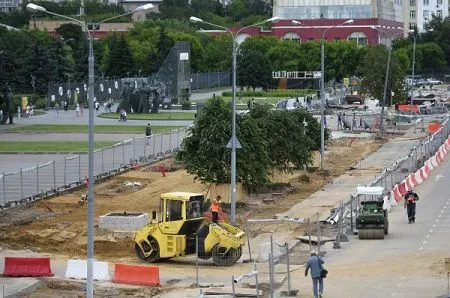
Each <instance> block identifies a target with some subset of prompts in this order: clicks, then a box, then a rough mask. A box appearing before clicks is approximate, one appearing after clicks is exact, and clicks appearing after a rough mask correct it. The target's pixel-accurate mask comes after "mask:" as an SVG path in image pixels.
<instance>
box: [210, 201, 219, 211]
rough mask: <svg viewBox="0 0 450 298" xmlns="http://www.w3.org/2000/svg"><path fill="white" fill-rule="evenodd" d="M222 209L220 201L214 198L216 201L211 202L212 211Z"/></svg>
mask: <svg viewBox="0 0 450 298" xmlns="http://www.w3.org/2000/svg"><path fill="white" fill-rule="evenodd" d="M219 209H220V202H219V201H217V200H216V199H214V201H213V202H212V204H211V212H219Z"/></svg>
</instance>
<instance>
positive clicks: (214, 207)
mask: <svg viewBox="0 0 450 298" xmlns="http://www.w3.org/2000/svg"><path fill="white" fill-rule="evenodd" d="M221 199H222V198H221V197H220V196H217V198H215V199H214V200H213V201H212V203H211V213H212V221H213V223H217V222H218V221H219V211H220V203H221V202H220V200H221Z"/></svg>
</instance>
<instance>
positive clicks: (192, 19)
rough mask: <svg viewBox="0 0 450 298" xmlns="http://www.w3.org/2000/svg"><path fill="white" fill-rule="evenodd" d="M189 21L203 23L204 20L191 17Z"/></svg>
mask: <svg viewBox="0 0 450 298" xmlns="http://www.w3.org/2000/svg"><path fill="white" fill-rule="evenodd" d="M189 21H190V22H191V23H194V24H195V23H203V20H202V19H200V18H197V17H190V18H189Z"/></svg>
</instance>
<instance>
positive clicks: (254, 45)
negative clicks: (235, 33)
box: [0, 0, 450, 98]
mask: <svg viewBox="0 0 450 298" xmlns="http://www.w3.org/2000/svg"><path fill="white" fill-rule="evenodd" d="M35 3H37V4H39V5H42V6H44V7H46V8H48V9H49V10H51V11H55V12H57V13H61V14H66V15H76V14H77V13H78V8H79V4H80V0H76V1H63V2H60V3H54V2H46V1H37V2H35ZM84 3H85V4H84V5H85V13H86V15H85V16H84V17H83V18H84V19H85V20H87V21H88V22H89V21H98V20H99V18H100V17H103V16H110V15H112V14H116V15H117V14H120V13H123V12H124V11H123V9H122V8H121V7H120V6H117V5H109V4H103V3H99V2H97V1H96V0H89V1H84ZM26 4H27V3H26V2H25V3H24V4H23V5H22V8H21V9H20V10H17V11H13V12H10V13H0V22H1V23H5V24H8V25H12V26H16V27H19V28H21V29H22V30H19V31H7V30H4V29H0V52H2V53H1V54H0V70H1V71H0V85H2V86H3V85H4V84H3V83H4V82H6V81H9V82H10V83H11V85H12V87H13V90H14V92H31V91H32V86H31V83H30V81H31V80H30V78H31V77H30V76H31V75H32V76H35V77H36V80H37V82H36V92H38V93H40V94H44V93H45V91H46V86H47V85H48V83H49V82H50V81H66V80H68V79H69V78H70V79H71V80H76V81H79V80H86V79H87V78H86V76H87V55H88V42H87V40H86V34H85V33H84V32H83V31H82V30H81V27H79V26H77V25H73V24H69V25H62V26H61V27H60V28H58V30H57V32H58V34H59V35H60V37H62V39H57V38H55V37H53V36H50V35H49V34H48V33H46V32H37V31H35V30H30V29H28V27H27V26H26V25H27V24H28V22H29V20H30V19H31V15H30V14H29V13H28V12H26V10H25V9H24V8H23V7H24V6H25V5H26ZM160 10H161V12H160V13H157V14H156V13H150V14H149V16H150V17H151V19H149V20H147V21H145V22H139V23H135V24H134V28H133V29H131V30H130V31H128V32H126V33H122V34H108V35H107V36H106V37H105V38H102V39H99V40H95V42H94V53H95V64H96V65H95V70H96V76H97V77H101V76H105V77H118V76H122V77H125V76H128V75H132V76H136V75H143V76H146V75H150V74H152V73H155V72H156V71H157V70H158V69H159V67H160V66H161V64H162V63H163V61H164V59H165V57H166V56H167V54H168V53H169V51H170V49H171V47H172V46H173V44H174V43H175V42H176V41H178V40H187V41H190V43H191V71H192V72H193V73H195V72H207V71H217V70H227V69H231V63H232V61H231V49H232V39H231V37H230V35H229V34H228V33H225V34H222V35H219V36H211V35H209V34H205V33H202V32H201V30H199V29H211V28H209V27H208V26H207V25H200V24H196V25H194V24H191V23H189V22H188V18H189V17H190V16H191V15H195V16H198V17H201V18H204V19H205V20H207V21H210V22H213V23H216V24H220V25H223V26H231V25H238V26H239V25H241V26H242V25H248V24H251V23H254V22H257V21H258V20H262V19H265V18H267V17H269V16H270V15H271V7H270V6H269V5H268V4H267V2H266V1H262V0H234V1H230V2H228V4H223V3H222V2H221V1H212V2H211V1H205V0H192V1H185V0H164V1H163V2H162V3H161V6H160ZM33 17H34V18H43V17H44V18H49V16H48V15H34V16H33ZM75 17H76V16H75ZM429 26H430V28H432V29H433V31H432V32H427V33H423V34H417V49H416V67H415V68H416V72H420V71H421V70H422V69H427V68H445V67H448V65H449V64H448V63H450V59H449V57H450V37H449V36H450V20H449V18H447V19H445V20H442V19H439V18H434V19H433V20H432V21H431V22H430V23H429ZM412 41H413V39H412V38H411V37H409V38H407V39H400V40H397V41H396V42H395V43H394V45H393V55H392V63H393V64H392V67H391V69H392V73H391V75H390V77H391V78H392V80H390V81H392V82H391V85H392V86H390V87H389V89H392V91H394V92H395V93H396V94H397V95H398V96H401V92H396V90H397V89H398V88H399V86H400V83H399V82H400V81H401V79H402V76H403V75H405V74H407V73H410V71H411V60H412ZM385 54H386V48H385V47H382V46H377V47H359V46H357V45H356V44H355V43H353V42H347V41H338V42H326V44H325V55H326V56H325V73H326V79H327V81H328V80H331V79H336V80H338V81H339V80H341V79H342V78H344V77H349V76H352V75H355V74H356V75H359V76H361V77H365V82H370V85H371V86H372V87H371V86H369V84H366V87H368V89H369V90H370V91H371V93H373V94H374V95H375V97H377V98H378V97H379V96H380V95H379V94H380V86H381V85H380V84H379V83H378V82H373V81H372V80H371V78H373V77H377V80H378V79H380V82H382V80H383V78H384V69H385V65H386V63H385V62H386V55H385ZM237 59H238V69H237V74H238V78H237V79H238V84H239V85H244V86H250V87H253V88H257V87H262V88H263V89H273V88H276V86H275V85H274V82H273V80H272V79H271V73H272V71H274V70H287V71H289V70H320V43H319V42H318V41H313V42H307V43H297V42H293V41H289V40H280V39H279V38H276V37H266V36H256V37H252V38H248V39H247V40H246V41H245V42H243V43H242V44H240V45H239V48H238V57H237ZM371 63H374V64H373V65H379V66H380V67H370V66H371Z"/></svg>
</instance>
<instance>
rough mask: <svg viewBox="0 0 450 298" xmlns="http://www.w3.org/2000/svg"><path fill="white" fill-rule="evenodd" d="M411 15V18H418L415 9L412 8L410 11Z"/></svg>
mask: <svg viewBox="0 0 450 298" xmlns="http://www.w3.org/2000/svg"><path fill="white" fill-rule="evenodd" d="M409 17H410V18H411V19H415V18H416V11H415V10H410V11H409Z"/></svg>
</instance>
